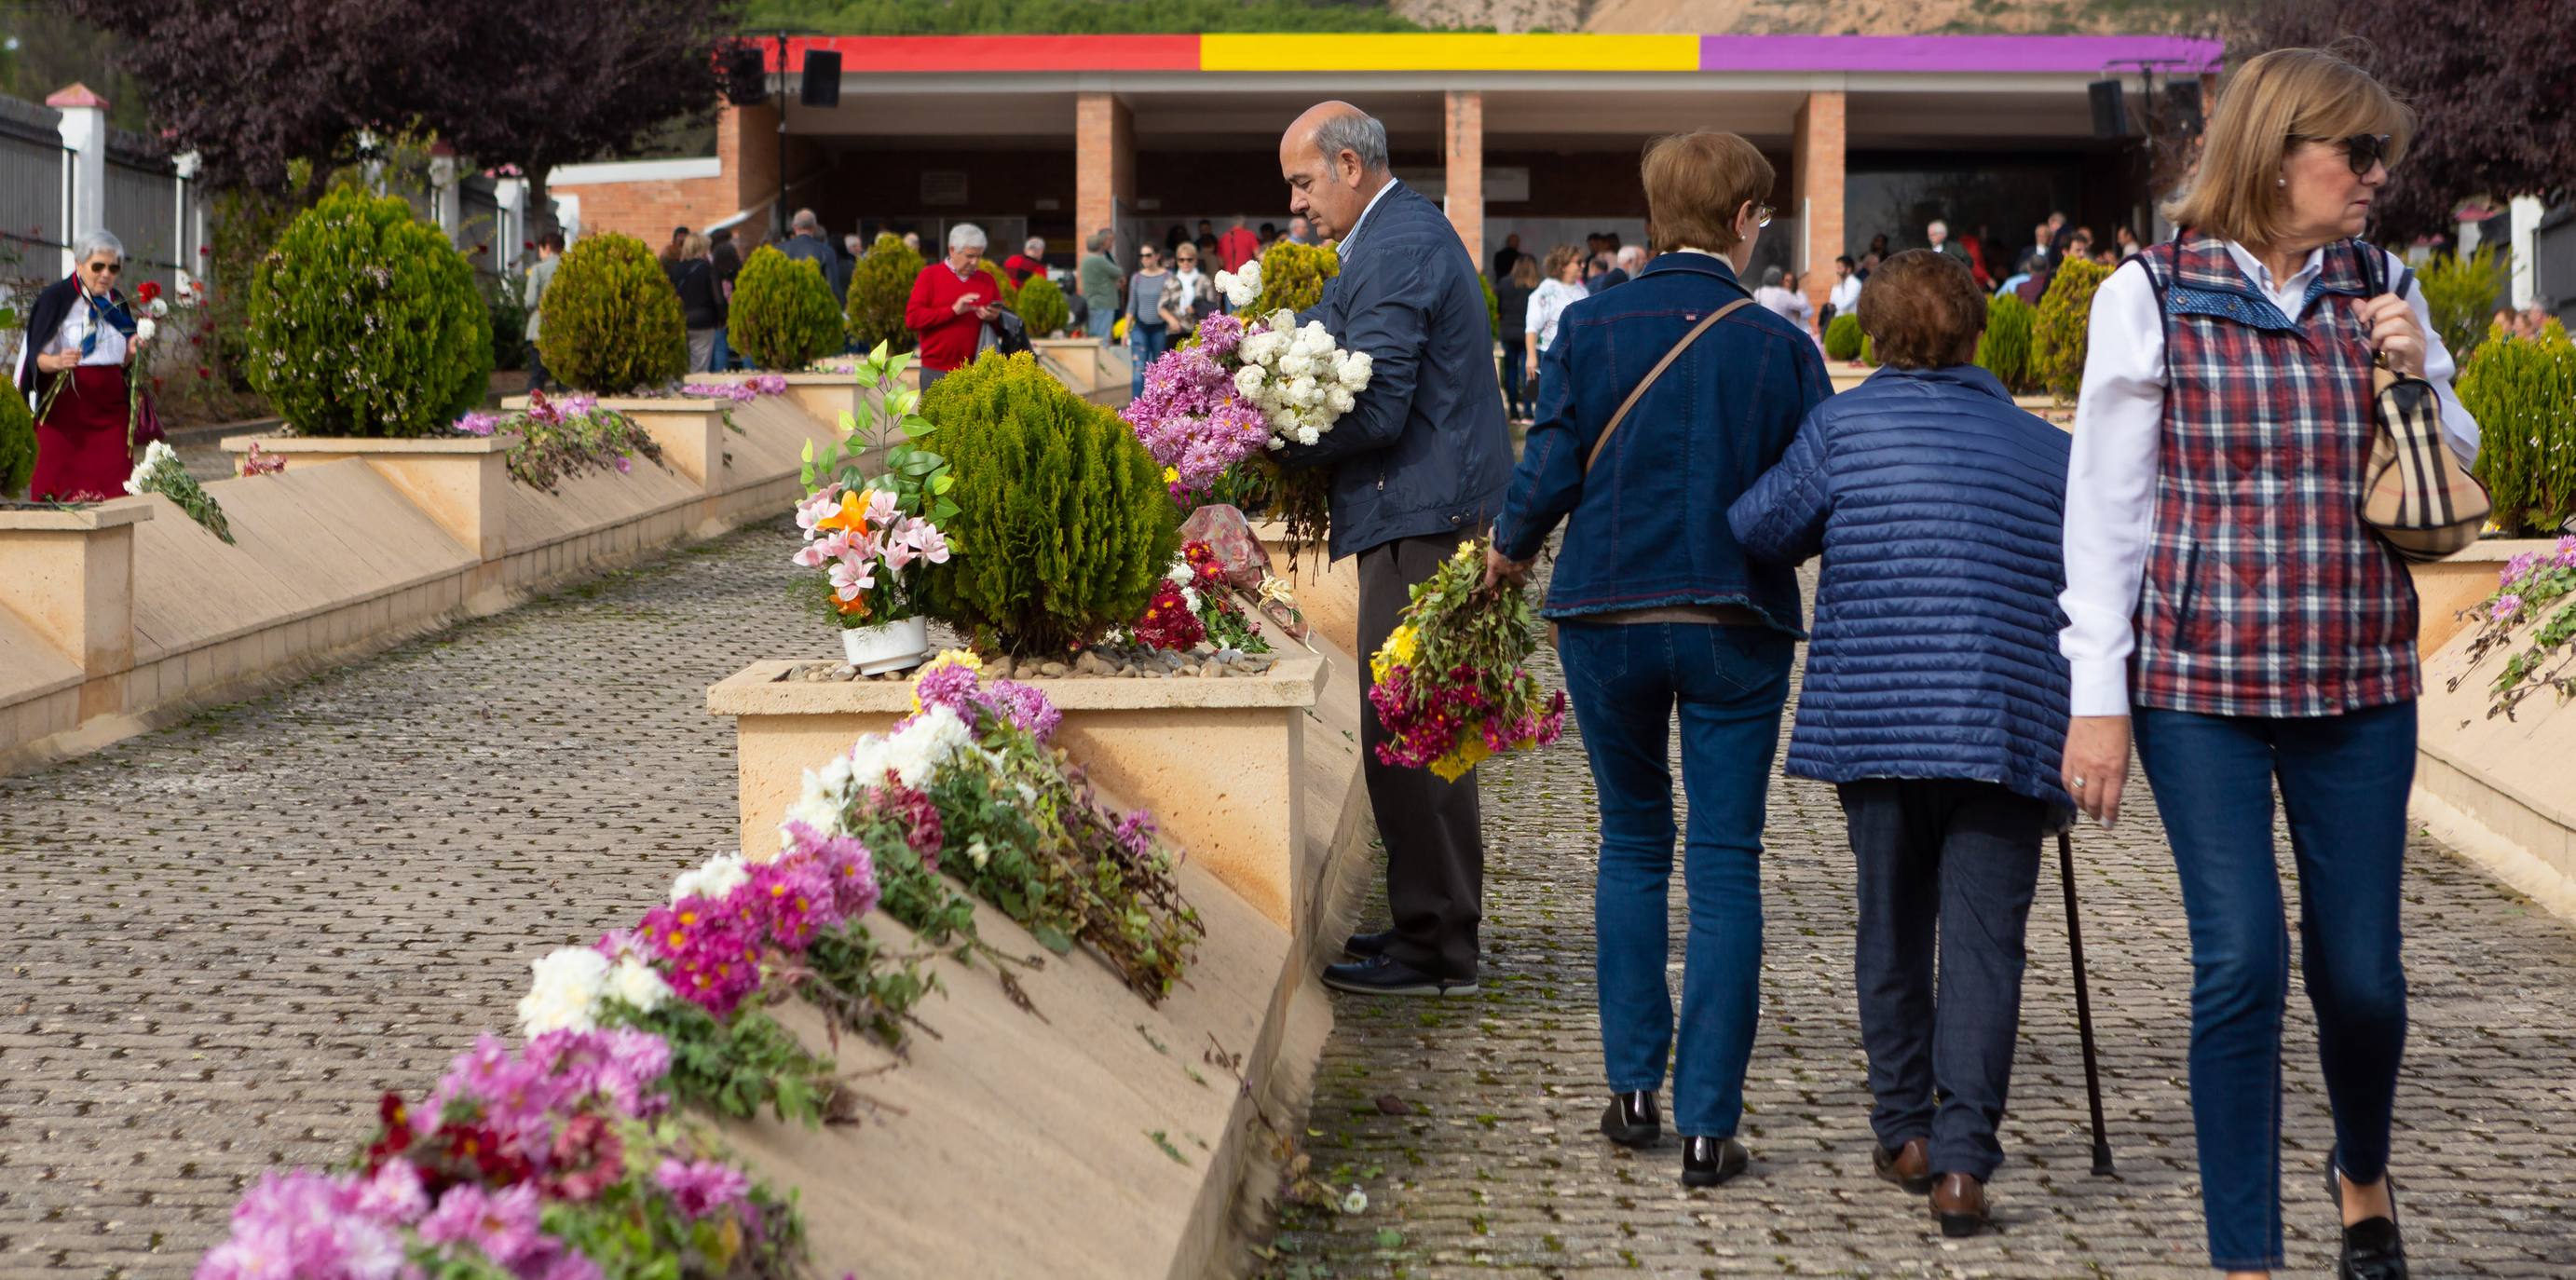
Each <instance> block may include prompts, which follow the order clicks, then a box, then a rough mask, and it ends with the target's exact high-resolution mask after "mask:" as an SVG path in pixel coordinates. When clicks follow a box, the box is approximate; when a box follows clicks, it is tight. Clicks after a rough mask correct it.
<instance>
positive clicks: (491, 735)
mask: <svg viewBox="0 0 2576 1280" xmlns="http://www.w3.org/2000/svg"><path fill="white" fill-rule="evenodd" d="M795 538H796V533H795V529H794V527H793V526H792V525H790V524H787V523H785V522H783V521H782V522H778V523H774V524H768V525H762V526H758V527H755V528H752V529H748V530H744V531H742V532H739V533H736V534H734V535H732V536H730V537H728V538H725V539H722V540H720V541H716V542H711V543H706V544H701V545H698V546H694V547H691V548H688V549H686V550H683V551H681V552H679V553H676V554H674V555H672V556H671V557H669V558H668V559H667V560H665V561H663V562H661V563H659V564H658V565H655V566H653V567H649V568H645V569H641V570H636V571H632V572H628V573H622V574H618V575H614V576H611V577H609V578H606V579H602V580H600V581H597V582H594V583H592V584H589V585H587V586H584V587H581V588H577V589H574V590H571V591H567V592H565V593H562V594H560V595H557V596H554V597H552V598H550V599H547V600H544V601H541V602H538V603H535V604H532V605H530V606H528V607H525V608H522V609H519V610H516V611H514V612H511V613H508V614H504V615H501V616H499V617H495V618H491V619H486V620H483V621H480V622H474V623H469V624H467V625H465V626H462V627H460V628H458V629H456V630H454V631H451V632H449V633H447V634H445V635H442V636H438V637H433V638H430V639H427V640H423V641H418V642H414V643H411V644H407V645H404V646H402V647H400V648H398V649H395V650H393V651H391V652H389V653H387V654H385V655H383V656H381V657H378V658H376V659H373V660H371V661H368V662H364V663H361V664H358V665H356V666H352V667H347V668H343V669H340V670H336V671H333V672H331V673H329V674H326V675H322V676H319V677H316V678H314V679H312V680H310V681H308V682H306V683H304V684H301V685H298V686H295V687H293V688H290V689H287V690H284V691H282V692H280V693H277V694H275V695H272V696H270V697H266V698H263V699H259V700H257V701H254V702H249V703H245V704H241V705H238V706H232V707H225V708H221V709H219V710H215V711H211V712H208V713H207V714H205V715H202V716H200V717H198V718H197V719H196V720H195V721H193V722H191V723H189V724H186V725H183V726H180V727H177V728H173V729H170V730H168V731H165V732H161V733H156V734H152V735H149V736H146V737H141V738H136V739H133V740H131V741H128V742H125V743H123V744H120V745H118V746H116V747H114V748H111V749H109V750H107V751H103V752H100V753H98V754H95V755H92V756H88V757H86V758H83V759H79V760H75V761H72V762H69V763H66V764H64V765H61V766H59V767H56V768H53V769H48V770H44V771H41V772H37V773H31V774H26V775H22V776H18V777H10V778H0V896H5V898H6V900H7V901H9V902H11V903H13V904H14V905H13V906H12V907H11V915H12V920H11V922H10V924H9V926H8V927H7V930H6V933H5V936H6V938H7V940H8V945H7V948H6V951H5V954H0V1276H8V1277H19V1276H75V1277H94V1276H117V1275H128V1276H147V1275H148V1276H172V1275H185V1274H186V1273H187V1271H188V1269H189V1268H191V1267H193V1266H194V1264H195V1260H196V1257H197V1255H198V1254H199V1253H200V1252H202V1251H203V1250H204V1249H205V1247H206V1246H207V1245H209V1244H211V1243H213V1241H214V1240H216V1239H217V1238H219V1237H220V1236H221V1235H222V1233H223V1230H224V1223H225V1219H226V1215H227V1213H228V1212H229V1211H230V1208H231V1204H232V1201H233V1200H234V1199H235V1198H236V1197H237V1195H238V1193H239V1191H240V1189H241V1188H242V1187H243V1186H244V1185H246V1183H247V1181H248V1179H249V1178H250V1177H252V1176H253V1175H255V1174H256V1173H257V1172H258V1171H259V1170H260V1169H262V1168H263V1167H266V1166H268V1165H271V1164H276V1163H280V1162H292V1163H311V1162H319V1161H327V1160H333V1159H337V1158H338V1157H340V1156H341V1155H342V1154H344V1153H345V1152H346V1151H347V1150H348V1149H349V1147H350V1144H351V1143H352V1142H353V1141H358V1140H363V1137H364V1135H365V1134H366V1133H367V1132H368V1131H369V1130H371V1129H372V1128H373V1125H374V1116H373V1110H374V1099H375V1096H376V1092H377V1091H378V1090H379V1089H382V1088H386V1087H393V1088H400V1089H404V1090H406V1091H408V1092H412V1093H414V1094H417V1093H418V1092H420V1091H421V1090H422V1089H424V1088H425V1087H426V1086H427V1085H428V1084H429V1083H430V1082H431V1081H432V1080H433V1079H434V1078H435V1077H436V1075H437V1074H438V1072H439V1071H440V1070H441V1069H443V1068H444V1067H445V1065H446V1062H447V1060H448V1059H449V1058H450V1057H452V1056H453V1055H454V1054H455V1053H456V1052H458V1051H459V1050H461V1049H463V1048H465V1047H467V1046H468V1045H469V1044H470V1043H471V1042H472V1039H473V1036H474V1034H475V1032H476V1031H477V1030H478V1029H480V1028H487V1027H488V1028H492V1029H496V1030H500V1029H506V1027H507V1026H508V1024H509V1022H510V1018H511V1006H512V1004H513V1003H514V1002H515V1001H516V1000H517V998H518V996H519V994H520V993H521V992H522V991H524V990H525V989H526V985H527V977H528V970H527V964H528V961H529V960H531V959H533V958H535V957H536V956H537V955H539V954H542V953H543V952H544V950H545V949H546V948H549V947H552V946H556V945H560V944H563V943H567V942H577V941H586V940H588V939H590V938H593V937H596V936H597V935H598V932H599V930H600V929H601V928H602V927H603V926H604V925H607V924H611V923H616V922H619V921H622V920H628V919H632V918H633V917H634V916H635V915H637V914H638V913H640V912H641V911H642V909H643V908H644V907H646V906H647V905H649V903H650V902H651V900H652V899H653V898H654V897H655V896H656V895H657V894H658V893H659V892H660V891H661V890H662V888H663V887H664V886H666V885H668V884H669V883H670V877H671V875H672V874H673V873H674V872H675V871H677V870H679V869H681V868H682V867H684V866H686V865H689V864H692V863H694V862H696V861H698V860H700V859H702V858H704V857H705V856H706V855H707V854H708V853H709V852H711V851H713V850H716V849H718V848H720V847H726V846H729V845H731V844H732V843H733V841H734V754H733V736H732V726H731V723H730V722H729V721H724V720H719V719H716V718H715V717H712V716H709V715H708V714H707V713H706V693H705V690H706V686H707V685H708V684H710V683H713V682H714V681H715V680H717V679H719V678H721V677H723V676H726V675H729V674H731V673H732V672H733V671H735V670H736V669H738V668H740V667H741V666H742V665H743V664H744V663H746V662H749V661H751V660H752V659H754V658H758V657H778V656H812V657H823V656H826V655H827V654H828V653H829V652H830V651H831V645H830V640H829V637H828V635H826V634H824V633H823V632H821V631H819V630H818V629H816V628H814V627H813V626H811V625H809V624H807V623H806V622H805V620H804V619H802V618H801V617H799V616H798V615H797V614H796V613H794V612H793V610H792V607H791V606H790V605H789V604H788V603H787V602H786V599H785V596H784V591H785V585H786V581H787V574H788V572H789V569H788V566H787V554H788V552H790V551H791V550H793V549H794V546H795Z"/></svg>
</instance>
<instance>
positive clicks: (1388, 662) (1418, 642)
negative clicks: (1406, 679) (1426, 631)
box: [1369, 622, 1422, 680]
mask: <svg viewBox="0 0 2576 1280" xmlns="http://www.w3.org/2000/svg"><path fill="white" fill-rule="evenodd" d="M1421 652H1422V632H1421V631H1420V630H1418V629H1416V628H1415V627H1414V625H1413V624H1412V623H1409V622H1408V623H1406V624H1404V625H1403V626H1400V627H1397V628H1396V629H1395V630H1393V631H1391V632H1388V633H1387V637H1386V643H1385V644H1382V645H1380V646H1378V650H1377V652H1376V653H1375V654H1374V655H1371V657H1370V658H1369V677H1370V678H1371V679H1374V680H1384V679H1386V673H1387V672H1389V671H1392V670H1394V669H1395V668H1397V667H1409V666H1412V665H1413V660H1414V658H1416V657H1417V656H1419V655H1420V654H1421Z"/></svg>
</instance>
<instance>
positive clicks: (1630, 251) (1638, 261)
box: [1619, 244, 1646, 272]
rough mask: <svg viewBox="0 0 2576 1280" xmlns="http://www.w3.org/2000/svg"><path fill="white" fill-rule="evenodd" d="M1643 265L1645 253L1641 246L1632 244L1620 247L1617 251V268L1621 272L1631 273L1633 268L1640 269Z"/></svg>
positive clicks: (1644, 263)
mask: <svg viewBox="0 0 2576 1280" xmlns="http://www.w3.org/2000/svg"><path fill="white" fill-rule="evenodd" d="M1644 265H1646V251H1645V249H1644V248H1643V247H1642V246H1639V245H1633V244H1632V245H1623V246H1621V248H1620V250H1619V266H1620V268H1621V269H1622V270H1627V271H1631V272H1633V271H1634V269H1635V268H1638V267H1642V266H1644Z"/></svg>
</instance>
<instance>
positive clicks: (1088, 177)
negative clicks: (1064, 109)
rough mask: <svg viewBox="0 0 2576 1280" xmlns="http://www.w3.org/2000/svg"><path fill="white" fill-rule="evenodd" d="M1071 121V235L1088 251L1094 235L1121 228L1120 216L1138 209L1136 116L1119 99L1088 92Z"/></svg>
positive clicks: (1129, 262) (1127, 260) (1076, 105)
mask: <svg viewBox="0 0 2576 1280" xmlns="http://www.w3.org/2000/svg"><path fill="white" fill-rule="evenodd" d="M1073 122H1074V123H1073V218H1074V228H1073V233H1074V237H1075V239H1076V240H1077V241H1078V242H1079V243H1081V244H1082V245H1083V247H1084V249H1085V250H1086V251H1087V250H1088V249H1089V247H1090V244H1091V236H1092V233H1093V232H1095V231H1101V230H1104V229H1106V230H1115V229H1117V226H1118V214H1119V211H1121V210H1131V211H1132V210H1133V209H1134V208H1135V207H1136V115H1135V113H1134V112H1133V111H1130V110H1129V109H1128V107H1127V104H1126V103H1124V102H1121V101H1119V100H1118V95H1117V94H1114V93H1101V92H1090V91H1086V92H1084V93H1082V94H1080V95H1078V96H1077V97H1076V98H1075V99H1074V107H1073ZM1119 247H1120V249H1121V250H1122V252H1121V254H1120V255H1119V260H1120V261H1121V262H1122V263H1124V264H1125V265H1127V266H1128V267H1131V268H1132V267H1134V266H1135V262H1134V261H1133V260H1132V259H1130V258H1128V257H1127V256H1126V255H1125V253H1124V252H1123V250H1124V249H1125V248H1126V247H1127V246H1126V245H1125V244H1124V243H1123V242H1122V243H1121V244H1120V246H1119Z"/></svg>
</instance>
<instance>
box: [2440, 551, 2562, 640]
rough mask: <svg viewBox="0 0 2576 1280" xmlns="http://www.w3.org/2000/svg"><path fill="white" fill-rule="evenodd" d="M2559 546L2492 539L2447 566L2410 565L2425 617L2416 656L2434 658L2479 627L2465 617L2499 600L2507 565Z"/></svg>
mask: <svg viewBox="0 0 2576 1280" xmlns="http://www.w3.org/2000/svg"><path fill="white" fill-rule="evenodd" d="M2557 545H2558V543H2557V540H2556V539H2552V538H2490V539H2487V540H2484V541H2481V542H2477V543H2473V544H2471V545H2470V546H2469V547H2467V548H2466V549H2464V550H2462V551H2461V552H2460V553H2459V554H2458V555H2455V556H2452V557H2451V558H2450V559H2447V560H2436V561H2433V562H2431V563H2429V564H2414V565H2408V566H2407V567H2406V571H2407V572H2408V573H2409V574H2411V575H2412V576H2413V577H2414V579H2415V599H2416V603H2417V606H2418V609H2419V611H2420V617H2421V625H2420V628H2419V630H2418V632H2417V634H2416V644H2415V651H2416V654H2417V656H2418V657H2422V658H2431V657H2432V656H2433V655H2434V654H2437V653H2440V652H2441V651H2442V646H2444V645H2446V644H2449V643H2450V642H2451V637H2453V636H2455V635H2458V634H2459V633H2460V632H2462V631H2465V630H2469V629H2471V628H2472V627H2474V626H2475V625H2476V620H2475V619H2473V618H2463V617H2461V616H2460V614H2461V612H2462V611H2463V610H2466V609H2468V608H2469V607H2470V606H2472V605H2475V604H2476V603H2478V602H2479V601H2481V600H2484V599H2486V598H2487V597H2488V596H2491V595H2493V594H2495V591H2496V585H2497V582H2498V580H2499V575H2500V574H2501V573H2502V572H2503V570H2504V563H2505V561H2507V560H2510V559H2512V558H2514V557H2515V556H2518V555H2521V554H2523V553H2524V552H2527V551H2540V552H2547V551H2550V550H2552V549H2554V548H2555V547H2556V546H2557Z"/></svg>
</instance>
